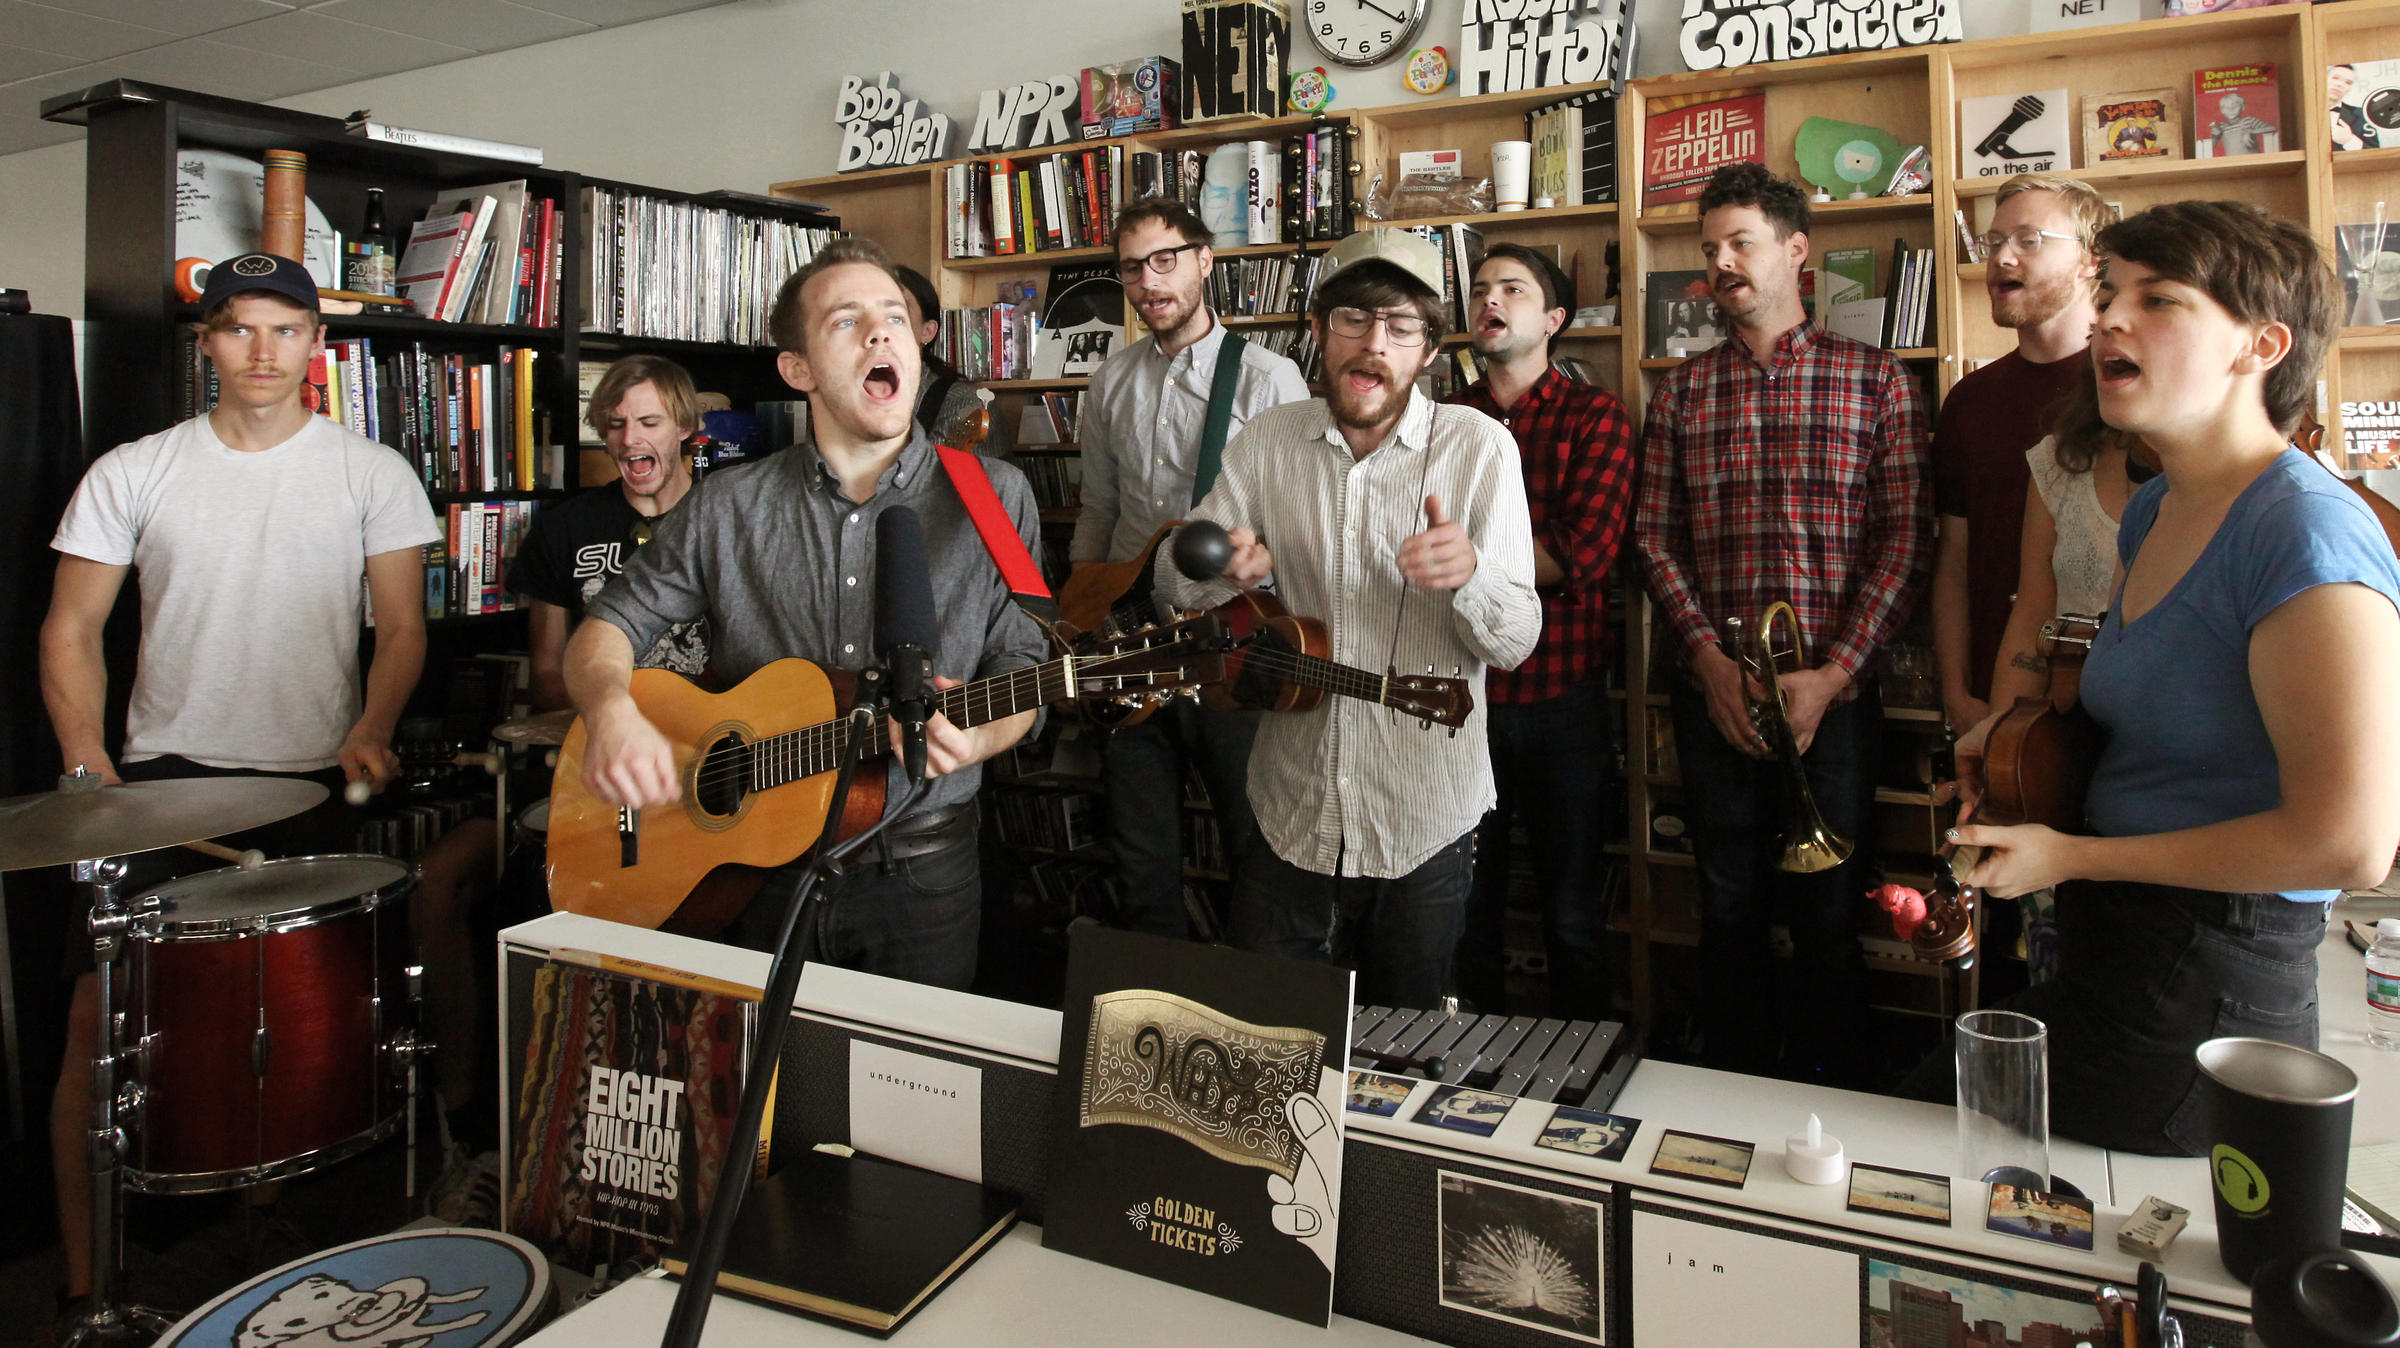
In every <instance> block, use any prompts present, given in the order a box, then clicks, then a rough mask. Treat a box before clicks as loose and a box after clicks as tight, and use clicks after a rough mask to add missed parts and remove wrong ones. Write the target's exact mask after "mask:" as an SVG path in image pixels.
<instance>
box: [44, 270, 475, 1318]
mask: <svg viewBox="0 0 2400 1348" xmlns="http://www.w3.org/2000/svg"><path fill="white" fill-rule="evenodd" d="M200 311H201V317H200V323H199V325H198V326H199V344H200V349H201V350H202V351H203V352H204V353H206V354H207V356H208V359H209V363H210V364H211V365H212V366H214V367H215V371H216V386H217V391H216V399H215V403H216V405H215V406H214V407H213V408H211V409H210V410H209V411H207V412H204V413H202V414H201V415H199V416H197V417H194V418H192V419H191V420H189V421H186V422H184V423H182V424H181V425H178V426H172V427H169V428H167V429H165V430H162V431H160V432H158V433H157V434H155V435H150V436H145V437H144V438H142V439H140V440H136V441H133V442H131V443H129V444H124V445H119V446H118V447H116V448H115V449H113V450H110V451H109V452H108V453H106V454H103V455H101V456H100V457H99V458H98V459H96V460H94V461H93V463H92V466H91V468H90V469H89V470H88V471H86V472H85V474H84V478H83V482H82V483H81V485H79V486H78V487H77V488H76V490H75V498H74V500H73V501H71V502H70V503H69V504H68V506H67V510H66V514H65V516H64V517H63V518H61V519H60V521H59V526H58V533H57V535H56V537H54V538H53V539H52V540H51V543H50V546H51V547H53V548H55V549H57V551H58V554H59V558H58V573H57V578H56V580H55V582H54V584H53V588H52V591H51V597H50V614H49V618H48V619H47V621H45V622H44V623H43V625H42V700H43V702H44V703H45V704H47V706H48V708H49V711H50V722H51V725H52V727H53V729H54V730H55V731H56V732H57V735H58V747H59V752H60V757H61V759H62V761H63V764H64V767H65V769H66V771H68V772H75V771H77V770H78V769H81V770H83V771H85V772H90V773H94V774H97V775H98V776H99V777H100V778H101V779H102V780H103V781H106V782H115V781H118V780H120V779H122V780H126V781H155V780H159V779H162V778H174V777H243V776H261V775H274V776H289V777H302V778H307V779H309V780H313V781H319V782H322V783H323V784H325V785H326V786H327V787H328V788H330V790H331V791H332V798H331V799H330V800H329V801H328V802H327V804H326V805H324V806H320V807H319V808H318V809H317V810H315V811H311V812H310V813H309V814H307V815H302V816H300V817H299V818H298V819H294V820H287V821H285V822H284V823H283V824H279V825H275V826H272V827H271V828H269V829H264V830H258V831H257V832H256V833H255V834H254V835H248V836H243V835H237V837H236V838H234V839H228V840H226V841H227V842H228V843H229V844H230V845H232V846H235V847H245V846H256V847H258V848H260V849H261V850H263V851H266V852H267V853H268V854H269V855H270V856H278V855H305V854H308V853H312V852H348V851H352V850H354V849H355V846H356V827H357V825H356V820H355V818H354V817H353V816H352V815H351V814H350V813H349V811H348V810H347V808H346V807H345V806H344V805H343V803H342V793H343V788H344V786H345V785H346V784H347V783H348V782H350V781H357V780H364V781H368V782H370V783H371V784H380V783H381V782H382V781H384V780H385V779H388V778H389V777H391V776H392V775H393V774H394V773H395V772H396V771H397V770H398V768H399V762H398V760H397V759H396V758H395V757H394V756H393V754H392V750H391V740H392V731H393V729H394V727H395V726H396V725H397V724H398V722H399V719H400V711H401V708H402V707H403V705H405V704H406V702H407V700H408V695H409V693H410V692H411V690H413V689H414V688H415V687H416V682H417V673H418V671H419V669H420V668H421V667H422V666H423V664H424V660H425V565H424V560H423V552H422V549H423V547H424V545H425V544H428V543H431V542H433V541H434V540H435V539H437V538H439V537H440V536H441V530H440V529H439V527H438V526H437V525H436V524H435V522H434V518H433V509H432V506H431V504H430V503H429V502H428V501H427V500H426V496H425V489H424V487H423V486H422V485H421V484H420V483H419V482H418V481H417V478H416V474H415V472H414V471H412V470H411V468H410V467H409V464H408V461H407V460H406V459H403V458H402V457H401V456H400V455H399V454H398V453H396V452H395V451H393V450H391V449H389V448H387V447H385V446H383V445H380V444H377V443H375V442H374V441H372V440H369V439H367V438H366V437H364V436H362V435H357V434H354V433H352V432H351V431H350V430H348V429H347V428H345V427H343V426H342V425H340V424H339V423H337V422H334V421H331V420H329V419H327V418H325V417H321V416H317V415H315V414H313V413H312V412H311V411H310V410H309V409H308V407H307V405H306V404H305V403H304V402H303V401H302V400H301V399H302V389H303V387H304V386H305V385H306V382H307V379H308V373H309V366H310V364H311V363H312V362H313V361H315V360H316V359H317V358H318V357H319V356H321V355H322V354H323V352H324V349H325V338H324V332H323V329H322V325H321V322H320V320H319V317H318V313H317V286H316V282H315V281H314V280H313V279H311V278H310V276H309V274H308V269H307V268H305V267H303V266H301V265H300V264H299V263H297V262H294V261H292V260H291V259H289V258H281V257H275V256H272V255H270V254H267V253H245V254H243V255H241V256H240V257H234V258H228V259H226V260H225V261H223V262H220V263H218V264H217V266H216V267H215V268H214V269H212V270H211V271H210V273H209V277H208V284H207V286H206V288H205V289H204V290H203V291H202V293H201V297H200ZM137 567H138V568H139V569H140V571H141V586H140V591H141V605H142V643H141V655H140V657H139V659H138V660H137V662H136V665H135V669H134V676H133V695H132V702H131V705H130V707H129V708H128V711H127V715H126V730H125V743H124V745H123V746H122V747H121V748H120V749H119V750H118V751H117V752H116V753H115V754H114V755H112V754H111V753H110V752H109V747H108V745H107V744H106V743H105V742H104V740H103V738H102V708H103V707H104V705H105V704H106V702H107V698H108V670H107V666H106V665H105V663H104V662H103V660H102V656H101V646H100V631H101V627H102V625H103V624H104V623H106V621H107V620H108V614H109V610H110V609H111V608H113V607H114V606H115V604H116V600H117V592H118V590H119V589H120V588H121V587H122V586H123V585H124V583H125V576H126V573H127V572H128V571H129V570H132V569H134V568H137ZM362 577H363V584H362ZM362 594H363V595H364V596H365V601H366V602H365V604H364V605H362V603H361V596H362ZM367 606H371V607H372V611H373V616H374V622H375V658H374V663H373V665H372V666H371V667H370V669H369V670H368V673H367V679H366V686H365V689H364V692H363V695H362V692H361V689H360V685H359V671H358V644H359V632H360V628H361V626H362V623H363V621H364V620H365V617H366V612H365V608H366V607H367ZM178 855H184V856H190V857H191V858H192V859H193V862H194V863H195V864H196V865H213V864H214V863H212V862H208V861H206V860H205V859H202V858H200V857H199V855H198V854H197V853H184V854H174V853H150V854H148V855H147V856H145V857H143V858H137V859H136V860H137V864H145V863H146V868H145V869H144V870H143V871H142V872H141V873H140V875H139V882H138V883H137V881H136V879H135V878H133V877H129V878H128V880H127V882H126V883H127V885H128V887H129V889H128V892H135V891H139V890H140V889H143V888H147V887H148V886H149V885H152V884H156V883H157V882H158V881H159V880H160V879H163V878H166V876H167V874H171V873H172V872H171V871H165V870H163V869H162V868H163V867H165V866H167V865H170V864H173V865H181V864H182V863H181V862H180V861H170V858H173V857H176V856H178ZM190 868H192V867H188V866H187V867H186V869H190ZM81 957H82V959H84V960H87V961H88V960H89V959H90V958H91V951H90V948H89V946H88V945H85V946H83V947H82V950H81ZM87 967H88V966H87ZM93 994H94V987H93V976H92V975H91V974H90V973H88V972H86V973H83V974H82V976H81V977H80V978H79V979H78V980H77V982H76V986H75V999H74V1002H73V1009H72V1012H71V1014H70V1018H69V1021H68V1047H67V1053H66V1060H65V1066H64V1067H63V1068H62V1069H61V1071H60V1073H59V1087H58V1093H57V1095H56V1096H55V1097H54V1099H53V1101H52V1105H51V1139H52V1142H53V1144H54V1156H55V1158H56V1167H57V1180H58V1194H59V1200H60V1203H59V1219H60V1226H61V1228H62V1235H63V1237H64V1240H63V1244H64V1249H65V1253H66V1261H67V1286H66V1288H65V1291H66V1293H67V1294H68V1295H69V1296H78V1295H82V1294H83V1293H85V1292H86V1291H88V1287H89V1278H90V1273H91V1270H90V1269H89V1267H88V1266H87V1265H88V1244H89V1242H88V1238H87V1236H86V1224H87V1223H88V1221H89V1219H90V1212H91V1208H90V1204H89V1199H88V1193H89V1185H90V1177H89V1175H88V1174H87V1173H86V1172H85V1170H84V1153H85V1147H84V1139H83V1130H84V1129H85V1128H86V1127H87V1126H88V1124H89V1116H88V1105H87V1103H86V1101H87V1090H88V1084H89V1074H90V1071H91V1058H92V1054H93V1053H94V1051H95V1049H96V1045H97V1043H98V1035H97V1032H96V1027H95V1023H94V1022H95V1010H94V1007H95V1001H94V995H93Z"/></svg>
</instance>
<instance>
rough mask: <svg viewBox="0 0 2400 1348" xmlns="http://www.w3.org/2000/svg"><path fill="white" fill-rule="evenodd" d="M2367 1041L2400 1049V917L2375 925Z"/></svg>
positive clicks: (2369, 965) (2369, 967) (2369, 952)
mask: <svg viewBox="0 0 2400 1348" xmlns="http://www.w3.org/2000/svg"><path fill="white" fill-rule="evenodd" d="M2367 1042H2368V1043H2370V1044H2372V1045H2374V1046H2375V1047H2377V1048H2382V1049H2400V917H2387V918H2385V919H2383V920H2382V921H2381V922H2378V923H2376V924H2375V944H2374V945H2373V946H2371V947H2369V948H2368V950H2367Z"/></svg>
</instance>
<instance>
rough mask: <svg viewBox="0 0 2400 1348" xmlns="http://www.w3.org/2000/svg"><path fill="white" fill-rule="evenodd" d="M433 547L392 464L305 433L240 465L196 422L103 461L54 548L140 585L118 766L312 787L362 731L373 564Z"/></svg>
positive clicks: (367, 444)
mask: <svg viewBox="0 0 2400 1348" xmlns="http://www.w3.org/2000/svg"><path fill="white" fill-rule="evenodd" d="M440 536H441V530H440V527H439V526H438V525H437V524H435V522H434V518H433V507H432V505H431V503H430V502H428V501H427V500H426V497H425V489H424V487H423V486H422V485H420V484H419V483H418V481H417V478H416V474H415V473H413V472H412V471H410V468H409V465H408V461H407V460H406V459H403V458H402V457H401V456H400V454H399V453H398V452H397V451H395V450H393V449H391V448H389V447H387V446H384V445H380V444H377V443H376V442H374V441H372V440H369V439H367V438H365V437H364V436H360V435H355V434H353V433H351V432H350V431H348V430H346V429H344V428H343V427H340V426H337V425H335V424H334V423H333V422H331V421H329V420H327V419H325V418H324V417H310V418H309V419H308V425H307V426H306V427H305V428H303V429H302V430H300V431H299V432H298V433H297V434H295V435H293V436H292V438H291V439H289V440H286V441H284V442H283V443H282V444H280V445H277V446H275V447H274V448H273V449H266V450H258V451H254V452H245V451H241V450H236V449H231V448H228V447H227V446H226V444H225V443H224V442H223V441H222V440H219V439H218V438H217V435H216V432H215V431H214V430H212V429H211V428H210V426H209V422H208V418H207V417H206V416H200V417H195V418H193V419H192V420H190V421H187V422H184V423H183V424H182V425H180V426H176V427H174V428H172V429H170V430H165V431H161V432H159V433H158V434H156V435H152V436H145V437H144V438H142V439H140V440H135V441H133V442H131V443H130V444H123V445H119V446H117V447H116V448H115V449H113V450H110V451H109V452H108V453H106V454H103V455H101V456H100V458H99V459H98V460H97V461H95V462H94V463H93V464H92V466H91V469H90V470H89V471H88V472H86V473H85V474H84V476H83V482H82V483H81V485H79V486H77V487H76V489H75V499H74V500H73V501H71V502H69V503H68V505H67V512H66V515H65V516H64V517H63V518H62V519H60V521H59V525H58V535H57V537H55V538H53V539H51V540H50V546H51V547H53V548H56V549H57V550H59V551H60V552H63V553H68V554H70V555H72V556H76V557H83V558H88V559H89V560H91V561H95V562H101V563H105V564H108V565H112V566H125V565H131V566H133V567H134V568H135V569H136V572H137V583H138V584H139V585H140V588H141V596H142V652H141V659H140V662H139V664H138V666H137V667H136V671H135V674H134V680H133V704H132V708H131V710H130V712H129V714H128V717H127V726H126V736H125V751H124V753H123V755H122V757H123V758H124V760H125V761H127V762H138V761H140V760H142V759H145V758H156V757H158V756H159V755H161V754H178V755H181V756H182V757H185V758H189V759H192V760H193V761H195V762H199V763H207V764H210V765H212V766H216V767H230V768H250V769H255V770H260V771H268V772H305V771H312V770H314V769H317V768H322V767H329V766H331V765H332V764H334V763H335V762H337V761H339V756H340V749H341V744H342V739H343V737H344V736H346V735H348V734H349V733H350V727H351V726H352V725H353V724H355V723H356V722H357V720H358V715H359V711H360V709H361V705H362V702H361V696H360V691H359V682H358V635H359V628H360V625H361V622H362V620H363V613H364V609H365V600H364V594H365V586H364V584H363V583H362V580H363V577H364V576H365V574H366V561H367V558H369V557H371V556H374V555H376V554H378V553H384V552H391V551H395V550H397V549H400V548H411V547H419V546H422V545H424V544H427V543H431V542H433V541H434V540H435V539H437V538H439V537H440Z"/></svg>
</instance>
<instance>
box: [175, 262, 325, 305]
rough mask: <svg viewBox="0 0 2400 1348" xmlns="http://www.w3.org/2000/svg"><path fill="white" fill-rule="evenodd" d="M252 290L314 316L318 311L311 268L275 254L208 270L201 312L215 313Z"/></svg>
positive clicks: (219, 264) (227, 263)
mask: <svg viewBox="0 0 2400 1348" xmlns="http://www.w3.org/2000/svg"><path fill="white" fill-rule="evenodd" d="M253 290H264V291H267V292H268V293H270V294H275V295H281V296H283V297H284V298H285V299H288V300H290V301H291V302H292V303H294V304H297V305H299V306H300V307H301V308H303V309H307V310H310V311H312V312H313V311H315V310H316V308H317V280H316V278H315V277H313V276H310V275H309V274H308V268H306V267H304V266H301V265H300V264H299V263H297V262H294V261H292V260H291V259H290V258H288V257H277V256H275V255H274V254H273V253H244V254H242V255H241V256H239V257H229V258H227V259H225V260H224V261H223V262H220V263H218V264H217V265H216V266H214V267H211V268H209V270H208V284H207V285H205V286H203V287H202V288H201V290H200V312H201V313H202V314H209V313H213V312H215V311H216V309H217V307H218V306H219V305H221V304H223V303H225V302H226V301H227V300H230V299H232V298H233V297H234V296H236V295H241V294H246V293H248V292H250V291H253Z"/></svg>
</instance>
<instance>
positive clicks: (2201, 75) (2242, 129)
mask: <svg viewBox="0 0 2400 1348" xmlns="http://www.w3.org/2000/svg"><path fill="white" fill-rule="evenodd" d="M2282 148H2283V104H2282V96H2281V94H2280V92H2279V89H2278V85H2277V82H2276V79H2275V63H2274V62H2272V61H2257V62H2252V63H2251V64H2248V65H2238V66H2212V67H2209V68H2207V69H2204V70H2195V71H2193V72H2192V157H2193V158H2194V159H2230V158H2233V157H2235V156H2237V155H2245V154H2273V153H2275V152H2276V151H2278V150H2281V149H2282Z"/></svg>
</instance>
